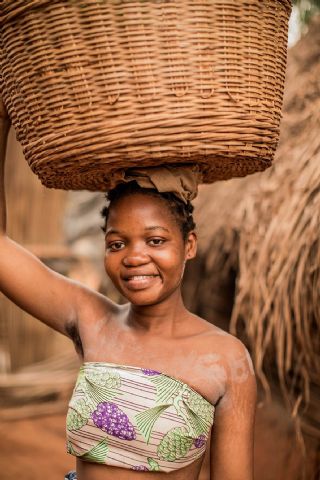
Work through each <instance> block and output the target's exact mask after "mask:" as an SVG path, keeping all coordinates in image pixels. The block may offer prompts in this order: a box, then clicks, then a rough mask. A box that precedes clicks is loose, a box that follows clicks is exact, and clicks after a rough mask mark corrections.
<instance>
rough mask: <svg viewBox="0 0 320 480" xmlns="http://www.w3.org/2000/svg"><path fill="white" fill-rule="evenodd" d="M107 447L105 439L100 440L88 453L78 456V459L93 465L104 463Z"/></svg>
mask: <svg viewBox="0 0 320 480" xmlns="http://www.w3.org/2000/svg"><path fill="white" fill-rule="evenodd" d="M108 451H109V447H108V443H107V440H106V439H103V440H101V442H99V443H97V445H95V446H94V447H93V448H91V450H89V452H86V453H84V454H83V455H80V458H82V459H83V460H86V461H87V462H95V463H105V460H106V457H107V455H108Z"/></svg>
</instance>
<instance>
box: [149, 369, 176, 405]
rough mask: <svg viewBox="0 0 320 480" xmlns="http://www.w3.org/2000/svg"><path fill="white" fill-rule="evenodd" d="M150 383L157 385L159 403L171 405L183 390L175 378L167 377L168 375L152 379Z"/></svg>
mask: <svg viewBox="0 0 320 480" xmlns="http://www.w3.org/2000/svg"><path fill="white" fill-rule="evenodd" d="M150 381H151V382H152V383H153V384H154V385H155V387H156V389H157V393H156V395H157V403H158V404H163V403H169V402H170V403H171V404H172V401H173V399H174V398H175V396H176V395H177V394H178V393H179V391H180V390H181V384H180V383H179V382H177V380H175V379H174V378H170V377H167V376H166V375H157V376H156V377H151V378H150Z"/></svg>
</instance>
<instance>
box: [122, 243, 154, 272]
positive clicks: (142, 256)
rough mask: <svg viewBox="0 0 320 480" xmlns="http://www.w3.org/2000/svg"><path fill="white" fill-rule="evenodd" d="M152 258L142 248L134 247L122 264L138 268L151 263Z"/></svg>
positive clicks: (127, 253)
mask: <svg viewBox="0 0 320 480" xmlns="http://www.w3.org/2000/svg"><path fill="white" fill-rule="evenodd" d="M149 261H150V258H149V255H147V254H146V253H145V252H144V251H143V248H142V246H140V247H139V246H138V245H135V246H132V247H131V248H130V249H128V250H127V251H126V255H125V256H124V257H123V259H122V263H123V265H124V266H125V267H138V266H139V265H145V264H146V263H149Z"/></svg>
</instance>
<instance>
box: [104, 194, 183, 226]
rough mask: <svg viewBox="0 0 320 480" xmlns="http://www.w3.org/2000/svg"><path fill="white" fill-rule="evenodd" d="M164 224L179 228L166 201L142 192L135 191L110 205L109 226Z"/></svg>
mask: <svg viewBox="0 0 320 480" xmlns="http://www.w3.org/2000/svg"><path fill="white" fill-rule="evenodd" d="M128 223H129V224H130V225H131V226H132V223H133V224H134V225H135V226H138V225H139V226H145V225H148V226H152V225H159V226H164V227H166V228H167V229H170V230H173V229H177V228H178V225H177V222H176V220H175V218H174V216H173V214H172V213H171V211H170V208H169V206H168V205H167V204H166V201H165V200H163V199H161V198H157V197H154V196H152V195H145V194H140V193H133V194H130V195H127V196H125V197H123V198H120V199H118V200H116V201H115V202H114V203H113V204H112V205H111V207H110V211H109V216H108V227H111V226H117V227H119V225H121V226H122V227H123V226H126V225H128Z"/></svg>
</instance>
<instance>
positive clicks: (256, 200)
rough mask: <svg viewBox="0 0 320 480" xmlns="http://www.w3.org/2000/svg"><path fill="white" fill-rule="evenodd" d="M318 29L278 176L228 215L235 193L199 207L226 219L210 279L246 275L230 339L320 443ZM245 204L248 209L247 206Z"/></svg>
mask: <svg viewBox="0 0 320 480" xmlns="http://www.w3.org/2000/svg"><path fill="white" fill-rule="evenodd" d="M319 26H320V19H319V18H318V20H317V21H315V22H314V24H313V26H312V27H311V28H310V31H309V33H308V35H307V36H306V37H304V38H303V39H302V40H301V41H300V42H299V44H297V45H296V46H295V47H294V48H293V49H292V51H291V52H289V57H288V76H287V87H286V94H285V99H284V119H283V124H282V134H281V141H280V147H279V150H278V153H277V161H276V162H275V165H274V166H273V168H272V169H271V170H270V171H269V172H267V173H265V174H264V175H263V176H260V178H259V179H258V178H257V179H253V178H247V179H243V180H239V181H236V180H233V181H232V186H231V184H230V190H231V189H232V194H231V193H230V199H232V197H233V200H232V201H231V203H230V204H229V205H227V206H225V205H226V195H227V194H228V192H227V190H225V191H224V192H223V194H222V193H221V189H220V190H219V189H218V188H217V186H212V187H210V189H209V188H208V191H207V192H206V195H207V198H205V199H204V200H203V199H202V200H201V198H199V201H198V204H199V206H200V208H201V205H202V211H201V216H205V215H206V213H207V212H206V208H207V207H205V206H204V203H205V204H206V205H208V203H209V200H208V197H209V196H210V198H211V202H212V203H213V204H214V207H213V208H214V210H213V211H214V215H215V218H218V221H216V223H215V222H214V219H210V225H207V229H209V232H208V234H207V238H206V239H205V240H204V242H203V244H202V248H204V250H205V251H207V250H206V249H208V248H210V250H211V249H212V248H213V247H214V248H215V252H213V253H208V255H207V258H206V268H207V270H206V275H207V277H209V275H210V273H209V272H210V269H212V270H213V272H214V273H215V274H216V275H218V276H219V275H220V273H219V269H221V268H222V267H223V268H225V271H226V272H228V271H230V269H237V270H238V279H237V291H236V296H235V304H234V308H233V312H232V318H231V330H232V331H233V332H235V330H236V328H238V329H239V327H241V328H242V329H244V330H245V332H244V333H245V334H246V337H247V339H248V340H249V342H250V345H251V350H252V353H253V358H254V363H255V368H256V371H257V374H258V375H259V377H260V379H261V381H262V383H263V385H264V388H265V389H266V391H267V392H268V390H269V386H268V381H267V378H266V373H265V372H266V368H267V366H268V370H269V372H270V366H271V367H272V366H275V367H276V372H277V374H278V378H279V381H280V386H281V389H282V392H283V395H284V398H285V399H286V400H287V402H288V404H289V405H290V409H291V411H292V414H293V417H294V418H296V420H297V425H298V421H299V419H300V418H301V421H302V427H303V429H304V432H307V433H309V434H310V435H312V436H314V437H316V438H318V439H319V438H320V416H319V407H318V406H319V403H320V349H319V347H320V335H319V333H320V309H319V306H320V213H319V212H320V190H319V185H320V136H319V131H320V115H319V112H320V97H319V87H318V79H319V77H320V64H319V61H318V59H319V57H320V28H319ZM219 187H220V186H219ZM243 192H247V193H246V195H243ZM241 196H242V197H243V201H239V199H241ZM237 201H239V204H238V205H236V202H237ZM208 211H209V210H208ZM220 212H221V213H220ZM220 216H222V217H223V219H222V220H221V219H219V217H220ZM200 218H201V217H200ZM224 221H225V225H223V222H224ZM224 242H225V243H224ZM223 243H224V245H225V246H224V247H223V248H221V245H223ZM229 249H230V250H229ZM232 249H234V251H232ZM200 250H201V249H200ZM201 278H202V277H201ZM211 278H212V277H211ZM208 281H209V280H208ZM214 281H216V280H214ZM221 282H223V279H222V280H221ZM229 288H232V285H229ZM199 290H200V291H202V284H200V288H199ZM198 301H199V302H201V297H200V298H199V299H198ZM271 371H272V369H271ZM269 379H270V377H269Z"/></svg>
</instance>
